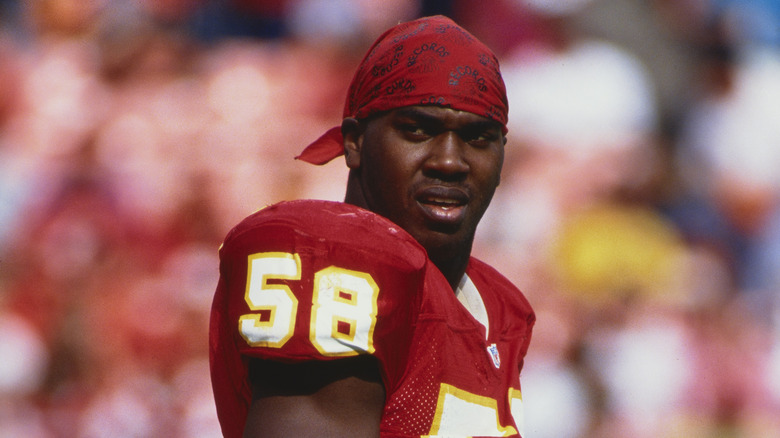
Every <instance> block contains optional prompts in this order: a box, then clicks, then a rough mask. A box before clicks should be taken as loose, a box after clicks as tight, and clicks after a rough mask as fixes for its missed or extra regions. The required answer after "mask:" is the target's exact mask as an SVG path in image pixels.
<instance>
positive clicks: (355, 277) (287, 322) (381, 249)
mask: <svg viewBox="0 0 780 438" xmlns="http://www.w3.org/2000/svg"><path fill="white" fill-rule="evenodd" d="M220 260H221V262H220V280H219V284H218V287H217V291H216V294H215V297H214V303H213V307H212V314H211V327H210V360H211V374H212V385H213V388H214V395H215V399H216V404H217V413H218V416H219V420H220V423H221V425H222V430H223V433H224V435H225V436H226V437H239V436H241V434H242V432H243V427H244V423H245V421H246V415H247V410H248V407H249V404H250V402H251V398H252V394H251V387H250V385H249V381H248V361H249V358H250V357H260V358H266V359H272V360H279V361H286V362H296V361H304V360H335V359H338V358H342V357H346V356H354V355H358V354H371V355H374V356H375V357H376V358H377V359H378V363H379V366H380V372H381V375H382V379H383V383H384V386H385V390H386V403H385V411H384V414H383V417H382V422H381V424H380V430H381V432H382V436H399V437H408V436H422V435H437V434H440V435H451V434H452V432H453V431H457V433H456V434H457V435H461V436H467V435H471V436H511V435H513V434H515V435H516V434H517V431H518V426H521V425H520V424H518V422H519V420H520V416H519V407H520V406H519V405H520V381H519V372H520V368H521V367H522V358H523V357H524V355H525V352H526V350H527V348H528V342H529V341H530V334H531V327H532V325H533V312H532V311H531V308H530V306H529V305H528V302H527V301H526V300H525V298H524V297H523V296H522V294H521V293H520V292H519V291H518V290H517V289H516V288H514V286H512V285H511V284H510V283H509V282H508V281H507V280H505V279H504V278H503V277H501V276H500V275H499V274H498V273H496V272H495V271H493V270H492V269H491V268H489V267H488V266H486V265H484V264H483V263H481V262H479V261H477V260H474V259H472V261H471V262H470V264H469V268H468V272H467V277H468V279H469V281H470V282H473V284H472V283H469V284H470V285H471V287H472V289H475V290H479V292H478V293H477V295H478V296H479V297H480V298H481V301H482V303H484V309H483V310H485V311H486V314H487V321H489V322H488V323H487V325H488V326H489V330H487V333H486V328H485V326H484V325H483V324H482V323H480V322H478V321H477V320H476V319H475V318H474V317H473V316H472V315H471V314H470V313H469V311H468V310H466V308H465V307H463V305H462V304H461V303H460V302H459V301H458V299H457V298H456V295H455V293H454V292H453V290H452V288H450V286H449V284H448V283H447V281H446V279H445V278H444V276H443V275H442V274H441V272H439V271H438V269H436V267H435V266H434V265H433V263H432V262H431V261H430V260H429V259H428V258H427V255H426V253H425V250H424V249H423V248H422V247H421V246H420V245H419V244H418V243H417V242H416V241H415V240H414V239H413V238H412V237H411V236H410V235H409V234H408V233H406V232H405V231H403V230H402V229H400V228H399V227H398V226H396V225H395V224H393V223H392V222H390V221H388V220H387V219H385V218H383V217H381V216H378V215H376V214H374V213H371V212H369V211H366V210H363V209H360V208H358V207H355V206H351V205H348V204H344V203H337V202H327V201H292V202H285V203H280V204H276V205H274V206H271V207H267V208H265V209H263V210H261V211H259V212H258V213H255V214H254V215H252V216H250V217H248V218H247V219H245V220H244V221H242V222H241V223H240V224H239V225H238V226H236V227H235V228H234V229H233V230H231V232H230V233H229V234H228V236H227V237H226V239H225V242H224V244H223V246H222V248H221V249H220ZM464 425H466V426H465V428H464ZM464 432H466V433H464Z"/></svg>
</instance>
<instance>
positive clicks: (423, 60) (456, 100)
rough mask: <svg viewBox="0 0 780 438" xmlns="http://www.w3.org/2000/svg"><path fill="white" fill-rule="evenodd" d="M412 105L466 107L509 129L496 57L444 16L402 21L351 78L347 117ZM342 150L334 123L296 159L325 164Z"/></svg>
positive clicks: (378, 40) (339, 132)
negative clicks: (333, 126) (332, 126)
mask: <svg viewBox="0 0 780 438" xmlns="http://www.w3.org/2000/svg"><path fill="white" fill-rule="evenodd" d="M412 105H437V106H442V107H448V108H453V109H456V110H460V111H468V112H470V113H474V114H477V115H480V116H484V117H487V118H490V119H493V120H495V121H497V122H499V123H501V125H503V126H504V133H506V122H507V112H508V111H509V108H508V103H507V98H506V87H505V86H504V80H503V79H502V78H501V72H500V70H499V66H498V59H497V58H496V56H495V55H494V54H493V52H492V51H491V50H490V49H489V48H487V46H485V45H484V44H483V43H482V42H480V41H479V40H478V39H476V38H475V37H474V36H473V35H471V34H470V33H468V32H467V31H466V30H465V29H463V28H462V27H460V26H458V25H457V24H456V23H455V22H454V21H452V20H451V19H449V18H447V17H444V16H440V15H439V16H435V17H426V18H420V19H418V20H414V21H410V22H408V23H401V24H399V25H397V26H394V27H392V28H391V29H389V30H388V31H387V32H385V33H384V34H382V36H380V37H379V38H378V39H377V40H376V42H374V45H373V46H371V48H370V49H369V50H368V53H367V54H366V56H365V57H364V58H363V61H362V62H361V63H360V66H359V67H358V70H357V72H356V73H355V77H354V78H352V83H351V84H350V86H349V91H348V93H347V102H346V105H345V106H344V118H347V117H354V118H356V119H362V118H365V117H368V116H370V115H372V114H375V113H377V112H380V111H387V110H391V109H395V108H400V107H404V106H412ZM343 153H344V147H343V137H342V136H341V127H335V128H332V129H330V130H328V132H326V133H325V134H324V135H323V136H322V137H320V138H319V139H317V140H316V141H314V143H312V144H310V145H309V146H308V147H307V148H306V149H304V151H303V152H302V153H301V154H300V155H299V156H297V157H296V158H297V159H300V160H303V161H308V162H310V163H313V164H325V163H327V162H328V161H330V160H332V159H334V158H336V157H338V156H339V155H342V154H343Z"/></svg>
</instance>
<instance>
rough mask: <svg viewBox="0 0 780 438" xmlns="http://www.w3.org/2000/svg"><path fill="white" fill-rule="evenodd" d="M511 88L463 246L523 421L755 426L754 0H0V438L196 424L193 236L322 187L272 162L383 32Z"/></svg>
mask: <svg viewBox="0 0 780 438" xmlns="http://www.w3.org/2000/svg"><path fill="white" fill-rule="evenodd" d="M435 13H444V14H447V15H449V16H451V17H452V18H454V19H456V21H459V22H460V23H461V24H462V25H464V26H465V27H466V28H467V29H469V30H471V31H472V33H474V34H475V35H477V36H478V37H479V38H481V39H482V40H483V41H484V42H485V43H487V44H488V45H489V46H491V47H492V48H494V49H495V50H496V52H497V54H498V55H499V58H500V59H501V62H502V71H503V72H504V77H505V80H506V83H507V87H508V92H509V99H510V112H509V117H510V123H509V124H510V126H509V143H508V146H507V157H506V163H505V170H504V175H503V178H502V184H501V186H500V187H499V191H498V192H497V194H496V199H495V202H494V204H493V206H492V207H491V209H490V210H489V211H488V214H487V215H486V217H485V218H484V220H483V222H482V224H481V226H480V229H479V230H478V238H477V240H478V241H477V244H476V247H475V253H476V255H477V256H478V257H480V258H482V259H484V260H486V261H487V262H489V263H491V264H493V265H494V266H496V267H497V268H498V269H499V270H500V271H502V272H503V273H505V274H506V275H507V276H508V277H510V279H511V280H513V281H514V282H515V283H516V284H517V285H518V286H519V287H520V288H521V289H522V290H523V291H524V292H525V293H526V295H527V296H528V298H529V299H530V301H531V303H532V304H533V305H534V307H535V309H536V311H537V315H538V321H537V325H536V329H535V335H534V336H535V337H534V340H533V342H532V346H531V351H530V353H529V355H528V357H527V359H526V363H525V368H524V371H523V382H522V383H523V395H524V399H525V402H524V404H525V408H526V409H525V411H526V418H525V430H526V433H527V436H528V437H534V438H548V437H549V438H569V437H571V438H575V437H605V438H613V437H614V438H617V437H628V436H630V437H639V438H644V437H705V438H710V437H711V438H721V437H722V438H732V437H734V438H736V437H750V438H752V437H776V436H778V435H780V300H779V299H778V292H780V2H777V1H774V0H560V1H553V0H494V1H491V2H484V1H482V0H449V1H448V0H439V1H426V0H16V1H15V0H0V437H4V438H5V437H31V438H36V437H42V438H49V437H158V436H166V437H185V436H186V437H216V436H219V428H218V425H217V422H216V414H215V410H214V405H213V399H212V395H211V387H210V381H209V377H208V357H207V342H208V341H207V326H208V314H209V307H210V303H211V298H212V294H213V291H214V287H215V285H216V281H217V275H218V274H217V266H218V259H217V248H218V247H219V244H220V242H221V240H222V237H223V236H224V235H225V234H226V232H227V231H228V230H229V228H230V227H231V226H232V225H233V224H235V223H236V222H237V221H238V220H240V219H241V218H243V217H244V216H246V215H248V214H250V213H252V212H253V211H255V210H257V209H258V208H261V207H263V206H264V205H267V204H270V203H273V202H276V201H280V200H284V199H294V198H303V197H310V198H321V199H332V200H340V199H342V197H343V189H344V184H345V180H346V169H345V168H344V166H342V165H340V164H339V163H338V162H335V163H331V164H329V165H327V166H323V167H314V166H310V165H306V164H301V163H299V162H295V161H294V160H293V159H292V157H293V156H295V155H296V154H297V153H298V152H299V151H300V150H301V149H302V147H303V146H305V145H306V144H308V143H309V142H310V141H312V140H313V139H315V138H316V137H318V136H319V135H320V134H321V133H322V132H324V131H325V130H326V129H328V128H330V127H331V126H334V125H336V124H338V123H339V121H340V116H341V109H342V105H343V98H344V94H345V91H346V88H347V85H348V83H349V80H350V79H351V75H352V73H353V71H354V69H355V67H356V66H357V64H358V62H359V61H360V57H362V55H363V53H364V51H365V50H366V49H367V47H368V46H369V45H370V43H371V42H372V41H373V39H374V38H375V37H377V36H378V35H379V33H381V32H382V31H383V30H384V29H386V28H387V27H389V26H391V25H392V24H394V23H396V22H398V21H399V20H406V19H410V18H414V17H417V16H422V15H431V14H435Z"/></svg>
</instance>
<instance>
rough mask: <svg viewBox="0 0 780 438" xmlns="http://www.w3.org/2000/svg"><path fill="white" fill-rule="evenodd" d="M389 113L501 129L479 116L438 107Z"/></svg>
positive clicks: (403, 109) (419, 107)
mask: <svg viewBox="0 0 780 438" xmlns="http://www.w3.org/2000/svg"><path fill="white" fill-rule="evenodd" d="M389 113H391V114H393V115H394V116H396V117H408V118H412V119H422V120H438V119H457V120H458V121H461V122H463V123H469V124H480V125H483V124H484V125H486V126H491V127H492V126H495V127H496V128H501V126H502V125H501V124H500V123H499V122H496V121H495V120H493V119H489V118H487V117H485V116H481V115H479V114H474V113H472V112H469V111H464V110H459V109H455V108H450V107H444V106H438V105H409V106H404V107H400V108H395V109H393V110H391V111H389Z"/></svg>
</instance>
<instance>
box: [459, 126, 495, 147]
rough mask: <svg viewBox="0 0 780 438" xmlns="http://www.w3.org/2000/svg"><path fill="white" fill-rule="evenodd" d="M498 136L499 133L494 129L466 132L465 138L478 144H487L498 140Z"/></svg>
mask: <svg viewBox="0 0 780 438" xmlns="http://www.w3.org/2000/svg"><path fill="white" fill-rule="evenodd" d="M498 137H499V136H498V134H497V133H496V132H494V131H492V130H487V131H482V130H479V131H472V132H467V133H464V140H466V141H467V142H469V143H471V144H474V145H477V146H487V145H488V144H490V143H492V142H494V141H496V140H498Z"/></svg>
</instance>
